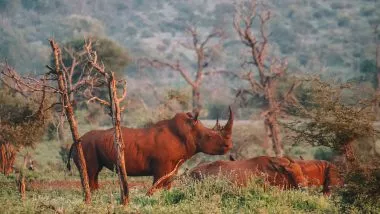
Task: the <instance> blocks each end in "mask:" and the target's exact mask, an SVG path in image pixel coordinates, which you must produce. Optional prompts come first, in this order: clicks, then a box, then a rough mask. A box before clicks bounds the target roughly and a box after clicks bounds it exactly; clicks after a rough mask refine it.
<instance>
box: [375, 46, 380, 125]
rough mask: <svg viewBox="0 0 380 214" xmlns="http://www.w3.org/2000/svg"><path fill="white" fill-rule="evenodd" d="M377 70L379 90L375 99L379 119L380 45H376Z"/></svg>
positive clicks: (379, 86)
mask: <svg viewBox="0 0 380 214" xmlns="http://www.w3.org/2000/svg"><path fill="white" fill-rule="evenodd" d="M376 70H377V88H376V98H375V109H374V110H375V116H376V119H379V104H380V103H379V96H380V44H377V45H376Z"/></svg>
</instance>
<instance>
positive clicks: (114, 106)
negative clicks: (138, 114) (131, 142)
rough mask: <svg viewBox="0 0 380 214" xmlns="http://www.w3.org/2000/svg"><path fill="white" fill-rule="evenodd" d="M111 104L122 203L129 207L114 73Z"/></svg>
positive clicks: (110, 87)
mask: <svg viewBox="0 0 380 214" xmlns="http://www.w3.org/2000/svg"><path fill="white" fill-rule="evenodd" d="M108 84H109V85H108V88H109V96H110V104H111V110H112V121H113V123H114V147H115V150H116V152H117V166H116V167H117V172H118V175H119V184H120V203H121V204H123V205H127V204H128V202H129V190H128V181H127V170H126V169H125V157H124V148H125V146H124V141H123V135H122V132H121V125H120V121H121V109H120V100H119V98H118V97H117V88H116V80H115V76H114V73H113V72H111V77H110V80H109V83H108Z"/></svg>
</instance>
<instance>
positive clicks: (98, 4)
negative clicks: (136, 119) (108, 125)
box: [0, 0, 380, 104]
mask: <svg viewBox="0 0 380 214" xmlns="http://www.w3.org/2000/svg"><path fill="white" fill-rule="evenodd" d="M232 2H233V1H229V0H191V1H189V0H107V1H101V0H75V1H74V0H34V1H31V0H0V15H1V18H0V59H1V60H2V61H3V60H4V59H6V60H7V61H8V63H9V64H11V65H12V66H14V67H16V69H17V70H19V71H20V72H23V73H26V72H36V73H40V72H41V70H42V69H44V65H45V64H47V63H48V62H49V57H50V50H49V47H48V42H47V39H48V38H50V37H53V38H55V39H56V40H57V41H59V42H60V43H67V42H70V41H72V40H74V39H78V38H79V39H82V38H84V37H87V36H97V37H106V38H109V39H112V40H114V41H116V42H117V43H119V44H120V45H121V46H123V47H124V48H126V49H127V51H128V53H129V56H130V57H131V58H132V61H133V60H134V59H137V58H139V57H155V58H160V59H167V60H172V61H174V60H176V59H179V60H181V62H183V63H184V64H185V65H186V66H187V67H188V68H189V69H191V68H193V67H194V63H195V60H194V56H193V53H191V52H189V51H186V50H184V49H183V48H181V46H180V45H179V42H183V41H186V40H187V39H188V37H187V35H186V34H185V29H186V26H188V25H194V26H197V27H198V28H199V30H200V31H201V32H204V33H207V32H210V31H211V29H212V28H214V27H219V28H222V29H223V30H224V31H225V32H226V39H225V41H224V43H223V49H222V50H217V52H218V54H217V55H216V56H217V57H216V60H215V61H214V62H213V63H212V64H211V65H209V69H213V68H218V69H220V68H222V69H228V70H231V71H235V72H237V71H240V70H241V68H240V64H241V63H242V58H244V53H243V52H242V45H241V44H240V42H239V41H238V38H237V35H236V33H235V32H234V29H233V27H232V18H233V13H234V5H233V3H232ZM266 2H267V4H268V7H269V8H271V10H272V11H273V14H274V15H275V18H274V19H273V20H272V23H271V24H270V31H271V32H272V34H271V37H270V39H271V40H272V41H273V43H272V46H271V49H272V53H273V54H275V55H277V56H286V57H287V58H288V61H289V70H288V72H289V73H292V72H302V73H303V72H304V73H322V74H323V76H325V77H328V78H333V79H335V80H338V81H347V80H359V81H363V80H364V81H365V80H368V78H371V77H372V76H371V75H369V77H368V73H371V72H372V73H373V72H374V71H373V70H374V63H375V43H374V37H375V35H374V33H373V27H372V25H371V24H373V23H379V22H378V20H379V18H380V11H379V10H377V9H376V8H379V7H380V1H377V0H361V1H354V0H345V1H341V0H328V1H314V0H269V1H266ZM124 73H125V74H126V75H128V76H129V84H130V94H132V95H133V93H135V94H139V93H141V91H145V93H148V92H147V91H149V90H147V88H142V87H141V86H142V85H145V83H146V82H147V81H152V82H153V83H154V85H155V86H156V87H157V88H158V90H161V92H163V93H167V90H168V89H169V88H174V89H178V90H179V89H180V90H182V91H183V93H184V94H186V93H189V90H188V89H187V88H186V87H184V86H185V84H184V81H182V80H178V79H180V78H178V77H179V76H178V75H177V74H175V73H174V72H163V71H153V72H152V71H148V73H147V74H148V76H149V78H146V76H144V78H143V77H142V74H141V73H137V67H136V65H135V64H134V63H130V64H129V66H128V67H126V68H125V71H124ZM162 77H165V78H162ZM213 78H214V79H216V81H212V83H210V84H204V85H206V86H205V87H204V89H203V90H206V91H207V92H206V93H204V94H206V98H205V100H206V104H207V102H214V103H231V102H233V94H232V92H231V90H230V89H231V88H237V87H239V86H240V85H236V84H237V83H234V82H231V81H226V80H225V78H222V77H213ZM239 84H241V82H240V83H239ZM222 86H223V87H222ZM215 89H218V92H215V91H216V90H215ZM147 96H148V95H147ZM146 102H148V104H149V102H152V101H151V100H146ZM152 104H154V102H153V103H152Z"/></svg>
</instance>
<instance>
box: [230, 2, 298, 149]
mask: <svg viewBox="0 0 380 214" xmlns="http://www.w3.org/2000/svg"><path fill="white" fill-rule="evenodd" d="M261 6H262V5H261V4H259V3H258V2H257V1H256V0H250V1H249V2H247V3H244V4H238V5H237V6H236V12H235V16H234V20H233V26H234V29H235V31H236V32H237V33H238V35H239V38H240V40H241V42H242V43H243V44H244V45H245V46H246V47H247V48H248V54H249V60H247V61H245V62H244V63H243V67H244V66H254V68H256V69H255V70H256V71H257V72H255V73H254V72H253V71H249V72H247V73H246V74H245V75H244V76H243V79H244V80H246V81H248V83H249V85H250V87H251V92H250V93H251V94H263V95H264V98H265V100H266V102H267V107H266V109H265V111H264V112H262V114H261V115H262V116H263V117H264V124H265V130H266V132H267V138H266V139H265V140H266V142H269V141H270V140H271V141H272V146H273V150H274V152H275V154H276V156H283V154H284V151H283V145H282V140H281V136H280V126H279V123H278V117H279V114H280V112H281V108H282V103H285V101H286V100H285V99H284V101H282V102H280V101H279V100H278V99H277V97H276V92H277V84H278V79H279V78H280V77H281V76H283V75H284V74H285V72H286V69H287V61H286V60H283V59H278V58H276V57H270V56H269V48H270V44H269V33H268V30H267V25H268V22H269V21H270V19H271V18H272V15H271V12H270V11H269V10H267V9H265V8H264V9H262V8H261ZM256 23H258V24H259V30H258V31H257V32H256V31H255V30H254V29H253V27H254V25H255V24H256ZM256 74H257V75H256ZM294 87H295V84H294V85H293V86H291V87H290V90H289V91H288V92H287V93H286V95H285V96H284V97H285V98H288V97H289V96H290V95H291V92H292V91H293V89H294ZM267 145H269V143H267Z"/></svg>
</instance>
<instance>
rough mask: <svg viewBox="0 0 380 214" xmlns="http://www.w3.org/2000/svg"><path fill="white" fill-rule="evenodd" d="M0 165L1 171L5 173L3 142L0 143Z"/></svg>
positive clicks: (5, 161)
mask: <svg viewBox="0 0 380 214" xmlns="http://www.w3.org/2000/svg"><path fill="white" fill-rule="evenodd" d="M0 154H1V156H0V166H1V173H3V174H5V168H6V167H5V166H6V163H7V158H6V154H5V145H4V144H1V146H0Z"/></svg>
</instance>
